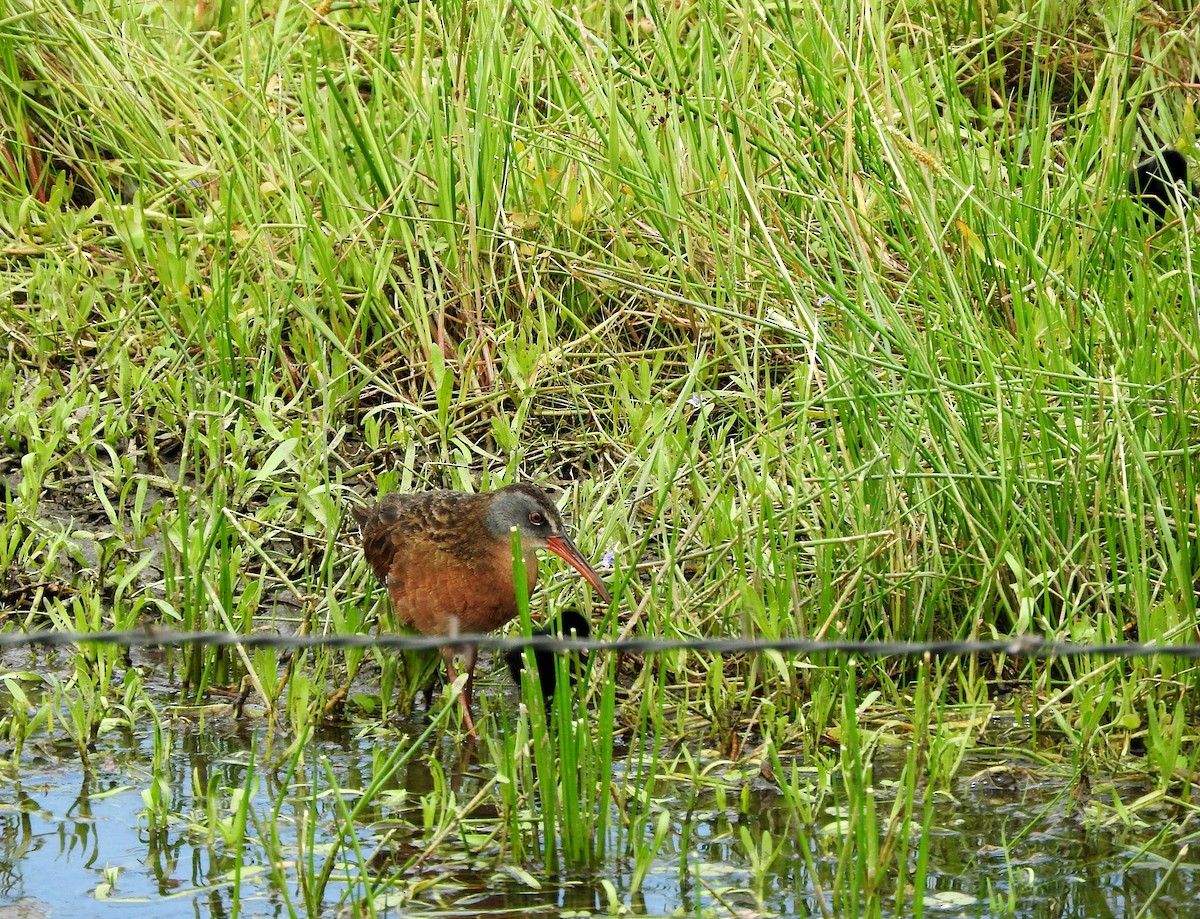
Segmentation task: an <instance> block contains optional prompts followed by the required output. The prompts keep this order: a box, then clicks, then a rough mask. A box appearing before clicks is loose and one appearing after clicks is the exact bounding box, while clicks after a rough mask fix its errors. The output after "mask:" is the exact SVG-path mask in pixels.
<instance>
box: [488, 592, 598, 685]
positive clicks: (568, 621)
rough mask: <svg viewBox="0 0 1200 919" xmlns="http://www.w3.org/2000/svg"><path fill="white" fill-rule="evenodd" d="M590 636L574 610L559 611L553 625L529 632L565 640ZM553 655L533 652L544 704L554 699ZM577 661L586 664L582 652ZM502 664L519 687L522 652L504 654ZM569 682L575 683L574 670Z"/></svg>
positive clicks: (539, 650)
mask: <svg viewBox="0 0 1200 919" xmlns="http://www.w3.org/2000/svg"><path fill="white" fill-rule="evenodd" d="M591 634H592V627H591V626H590V625H589V624H588V621H587V619H585V618H584V617H583V615H582V614H581V613H580V612H579V611H578V610H573V609H566V610H563V612H562V615H561V616H560V617H559V619H558V622H557V623H555V624H554V625H551V626H548V627H546V628H544V629H537V630H536V631H535V632H534V633H533V635H534V637H539V636H546V635H562V636H564V637H568V638H570V637H575V638H589V637H590V636H591ZM554 654H555V652H553V651H548V650H546V649H545V648H534V650H533V662H534V666H535V667H537V678H538V682H539V683H541V686H542V696H543V697H545V699H546V701H547V702H549V701H550V700H551V699H553V698H554V687H555V686H557V685H558V675H557V673H556V669H557V668H556V667H555V666H554ZM579 660H580V662H584V663H586V661H587V652H586V651H581V652H579ZM504 663H506V664H508V672H509V673H510V674H512V678H513V681H514V682H515V683H516V684H517V685H518V686H520V685H521V674H522V673H524V672H525V649H524V648H513V649H512V650H511V651H506V652H504ZM571 682H572V683H574V682H575V674H574V667H572V672H571Z"/></svg>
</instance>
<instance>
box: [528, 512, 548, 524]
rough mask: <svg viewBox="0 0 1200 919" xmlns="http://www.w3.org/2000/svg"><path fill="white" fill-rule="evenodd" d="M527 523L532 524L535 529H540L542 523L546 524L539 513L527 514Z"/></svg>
mask: <svg viewBox="0 0 1200 919" xmlns="http://www.w3.org/2000/svg"><path fill="white" fill-rule="evenodd" d="M529 522H530V523H532V524H533V525H534V526H535V527H540V526H541V525H542V524H543V523H545V522H546V518H545V517H543V516H542V512H541V511H530V512H529Z"/></svg>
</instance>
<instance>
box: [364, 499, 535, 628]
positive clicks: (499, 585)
mask: <svg viewBox="0 0 1200 919" xmlns="http://www.w3.org/2000/svg"><path fill="white" fill-rule="evenodd" d="M489 499H490V495H467V494H463V493H461V492H453V491H435V492H421V493H418V494H391V495H386V496H385V497H384V498H382V499H380V501H379V503H378V504H376V505H375V506H374V507H373V508H371V510H370V511H369V512H368V513H367V514H366V515H365V516H366V519H365V521H364V522H363V523H362V534H363V553H364V554H365V555H366V558H367V562H368V563H369V564H370V565H371V567H372V569H374V571H375V574H376V575H378V577H379V579H380V580H382V581H383V582H384V583H385V584H386V585H387V588H388V593H389V595H390V596H391V598H392V604H393V606H394V607H395V609H396V612H397V614H398V615H399V616H400V617H401V618H402V619H403V620H404V621H406V622H408V623H409V624H411V625H413V626H415V627H416V628H417V629H418V630H419V631H421V632H425V633H426V634H437V633H440V632H446V631H450V630H452V626H451V622H454V623H456V627H457V628H459V629H460V630H462V631H473V630H478V631H490V630H491V629H494V628H496V627H497V626H499V625H502V624H503V623H505V622H507V621H508V620H509V619H511V618H512V616H513V615H514V614H515V611H516V601H515V594H514V591H513V586H512V561H511V550H510V549H509V548H508V546H507V544H506V543H500V544H493V541H492V540H491V539H490V538H489V537H488V536H487V534H486V531H485V530H484V527H483V515H484V514H485V513H486V511H487V503H488V501H489ZM526 562H527V565H528V566H529V571H528V576H529V581H530V583H529V588H530V589H532V587H533V582H534V579H536V577H537V559H536V557H535V556H534V555H533V553H532V552H531V553H530V554H529V557H528V558H527V560H526Z"/></svg>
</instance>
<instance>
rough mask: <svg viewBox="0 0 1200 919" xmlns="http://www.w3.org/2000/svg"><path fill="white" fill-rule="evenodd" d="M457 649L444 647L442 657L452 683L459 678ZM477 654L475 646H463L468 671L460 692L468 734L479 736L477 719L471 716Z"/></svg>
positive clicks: (464, 664)
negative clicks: (476, 725)
mask: <svg viewBox="0 0 1200 919" xmlns="http://www.w3.org/2000/svg"><path fill="white" fill-rule="evenodd" d="M456 651H457V649H456V648H442V659H443V660H445V661H446V679H448V680H449V681H450V683H451V684H453V683H454V681H455V680H456V679H458V671H457V670H456V669H455V667H454V658H455V656H456V653H455V652H456ZM475 656H476V652H475V649H474V648H463V669H464V670H465V671H466V672H467V682H466V683H464V684H463V688H462V692H460V693H459V694H458V704H459V707H460V708H462V719H463V724H464V725H466V728H467V734H469V735H470V736H471V737H476V736H478V735H476V733H475V721H474V720H473V719H472V718H471V681H472V680H473V679H474V678H475Z"/></svg>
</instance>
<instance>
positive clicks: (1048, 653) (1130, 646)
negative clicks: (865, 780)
mask: <svg viewBox="0 0 1200 919" xmlns="http://www.w3.org/2000/svg"><path fill="white" fill-rule="evenodd" d="M94 644H103V645H119V646H122V647H127V648H167V647H175V646H182V645H198V646H215V647H228V646H233V645H240V646H242V647H245V648H276V649H280V650H301V649H304V650H307V649H313V648H331V649H342V650H347V649H367V648H385V649H392V650H413V651H415V650H427V649H431V648H442V647H446V646H448V645H453V646H454V647H472V648H478V649H480V650H488V651H508V650H511V649H513V648H533V649H537V650H546V651H572V650H575V651H608V652H613V653H622V654H657V653H662V652H667V651H693V652H697V653H710V654H746V653H750V654H762V653H765V652H772V651H773V652H778V653H780V654H790V655H805V656H808V655H816V654H836V655H860V656H863V657H898V658H912V657H962V656H970V655H999V654H1002V655H1006V656H1008V657H1035V658H1049V657H1083V656H1087V655H1096V656H1100V657H1115V658H1132V657H1171V658H1183V659H1186V660H1196V659H1200V644H1197V643H1181V644H1167V645H1164V644H1157V643H1155V642H1145V643H1137V642H1113V643H1108V644H1085V643H1077V642H1070V641H1057V640H1054V639H1048V638H1043V637H1041V636H1039V635H1017V636H1013V637H1012V638H1001V639H995V640H990V641H977V640H969V639H961V640H958V639H952V640H945V641H871V640H844V639H834V640H827V639H811V638H622V639H617V640H609V639H598V638H560V637H557V636H554V635H534V636H532V637H524V636H516V637H509V638H500V637H496V636H494V635H479V634H462V635H408V634H391V635H379V634H375V635H366V634H358V633H356V634H352V635H329V634H327V635H299V634H292V635H283V634H278V633H274V632H251V633H249V634H240V633H237V632H218V631H199V632H181V631H175V630H173V629H162V628H156V627H148V628H145V629H131V630H125V631H118V630H112V631H101V632H59V631H50V630H44V631H34V632H8V633H3V634H0V650H6V649H11V648H19V647H49V648H59V647H67V646H72V645H94Z"/></svg>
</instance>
